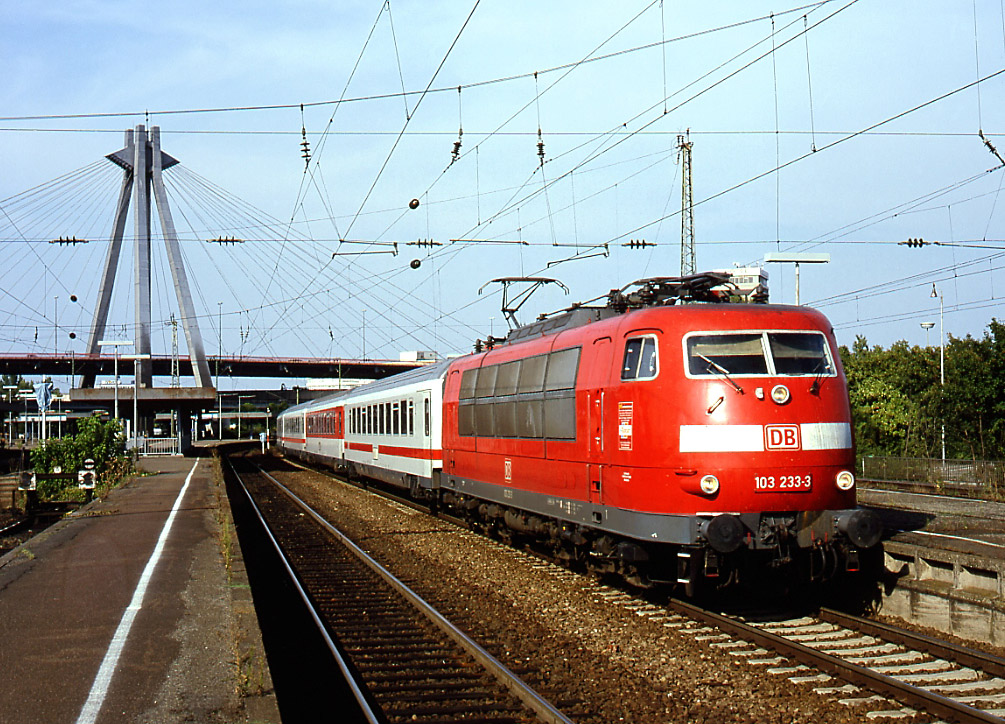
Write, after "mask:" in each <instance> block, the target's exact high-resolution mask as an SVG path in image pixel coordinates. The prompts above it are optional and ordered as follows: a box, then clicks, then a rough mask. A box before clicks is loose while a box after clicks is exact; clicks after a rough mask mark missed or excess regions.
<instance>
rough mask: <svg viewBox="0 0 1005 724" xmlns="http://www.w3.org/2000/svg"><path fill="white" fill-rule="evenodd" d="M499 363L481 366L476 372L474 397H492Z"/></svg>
mask: <svg viewBox="0 0 1005 724" xmlns="http://www.w3.org/2000/svg"><path fill="white" fill-rule="evenodd" d="M498 371H499V365H489V366H488V367H482V368H481V371H479V373H478V384H477V385H475V397H492V395H494V394H495V386H496V373H497V372H498Z"/></svg>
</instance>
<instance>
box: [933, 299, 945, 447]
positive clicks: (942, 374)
mask: <svg viewBox="0 0 1005 724" xmlns="http://www.w3.org/2000/svg"><path fill="white" fill-rule="evenodd" d="M931 296H932V297H938V298H939V384H940V385H942V397H943V399H945V396H946V344H945V338H946V336H945V327H944V325H943V322H944V319H945V318H944V316H943V311H944V306H943V299H942V295H941V294H939V290H938V289H936V288H935V284H934V283H933V284H932V294H931ZM942 462H943V463H945V462H946V420H945V418H944V417H943V420H942Z"/></svg>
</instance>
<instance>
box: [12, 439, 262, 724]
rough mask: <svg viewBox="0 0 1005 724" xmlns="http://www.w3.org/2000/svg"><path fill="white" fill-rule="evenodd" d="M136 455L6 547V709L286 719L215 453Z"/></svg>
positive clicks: (104, 717)
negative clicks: (93, 495) (69, 509)
mask: <svg viewBox="0 0 1005 724" xmlns="http://www.w3.org/2000/svg"><path fill="white" fill-rule="evenodd" d="M141 467H142V468H145V469H146V470H149V471H151V472H152V473H153V474H150V475H147V476H141V477H137V478H134V479H133V480H132V481H131V482H130V483H129V484H127V485H125V486H123V487H122V488H119V489H117V490H113V491H112V492H111V493H110V494H109V495H108V497H107V498H106V499H105V500H103V501H95V502H94V503H92V504H90V505H88V506H86V507H85V508H82V509H81V510H80V511H78V512H77V513H76V514H74V515H73V516H71V517H68V518H66V519H64V520H62V521H60V522H59V523H57V524H56V525H54V526H52V527H51V528H49V529H48V530H47V531H45V532H44V533H42V534H41V535H39V536H36V537H35V538H33V539H31V540H29V541H28V542H27V543H25V544H24V545H23V546H21V547H19V548H17V549H15V550H13V551H12V552H11V553H9V554H7V555H6V556H4V557H3V558H0V642H2V643H0V672H2V675H0V722H4V723H5V724H18V723H20V722H25V723H27V722H40V721H45V722H78V723H80V724H83V723H84V722H111V721H116V722H126V721H128V722H180V721H198V722H224V721H225V722H236V721H248V720H249V719H250V720H253V721H258V722H278V721H279V715H278V711H277V710H276V707H275V702H274V698H273V699H271V703H270V689H271V682H270V679H269V677H268V671H267V665H266V663H265V657H264V654H263V653H261V641H260V637H258V629H257V620H256V619H255V618H254V609H253V606H252V604H251V602H250V592H249V591H248V590H247V584H246V579H242V578H241V574H242V573H243V563H242V562H241V560H240V558H239V551H238V549H237V540H236V536H232V535H231V533H232V531H230V530H229V527H228V526H229V525H230V523H229V520H230V519H229V507H228V503H227V497H226V494H225V492H224V491H223V490H222V487H221V485H220V476H219V475H218V474H217V470H218V465H217V460H216V459H215V458H212V457H204V458H180V457H165V458H150V459H147V460H145V461H143V462H142V463H141ZM256 637H258V638H256ZM256 647H257V650H256ZM252 710H253V711H252Z"/></svg>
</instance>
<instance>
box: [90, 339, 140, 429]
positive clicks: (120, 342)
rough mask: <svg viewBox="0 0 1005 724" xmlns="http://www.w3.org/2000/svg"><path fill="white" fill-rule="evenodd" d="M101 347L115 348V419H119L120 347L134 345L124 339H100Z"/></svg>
mask: <svg viewBox="0 0 1005 724" xmlns="http://www.w3.org/2000/svg"><path fill="white" fill-rule="evenodd" d="M98 346H99V347H112V348H113V349H114V350H115V419H116V420H118V419H119V347H132V346H133V343H132V342H131V341H128V340H124V339H102V340H98Z"/></svg>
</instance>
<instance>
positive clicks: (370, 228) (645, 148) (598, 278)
mask: <svg viewBox="0 0 1005 724" xmlns="http://www.w3.org/2000/svg"><path fill="white" fill-rule="evenodd" d="M2 13H3V22H2V23H0V63H2V65H3V74H2V78H3V80H2V81H0V108H2V110H0V163H2V167H3V172H2V173H0V243H2V244H3V245H4V247H3V259H4V260H5V265H6V267H7V269H6V271H7V273H6V274H5V275H3V277H0V352H51V351H55V350H58V351H69V350H75V351H77V352H82V351H83V350H84V348H85V346H86V340H87V337H88V332H89V327H90V324H91V319H92V316H93V311H94V307H95V303H96V299H97V291H98V289H97V287H98V278H99V276H100V274H101V269H102V265H103V263H104V256H105V253H106V251H107V248H108V237H109V234H110V231H111V227H112V219H113V216H114V210H115V205H116V201H117V197H118V193H119V187H120V185H121V182H122V171H121V170H120V169H119V168H118V167H117V166H115V165H113V164H112V163H110V162H108V161H107V160H106V159H105V158H104V157H105V156H106V155H107V154H109V153H112V152H114V151H117V150H118V149H120V148H121V147H122V146H123V142H124V132H125V130H126V129H129V128H134V127H135V126H137V125H139V124H144V125H146V126H148V127H149V126H158V127H159V128H160V129H161V134H162V147H163V149H164V151H165V152H167V153H168V154H170V155H171V156H173V157H174V158H176V159H178V160H179V161H180V164H179V165H178V166H175V167H173V168H171V169H168V170H166V171H165V173H164V177H165V183H166V185H167V189H168V197H169V201H170V204H171V210H172V215H173V217H174V220H175V224H176V227H177V232H178V235H179V239H180V242H181V247H182V251H183V255H184V257H185V260H186V266H187V271H188V276H189V278H190V282H191V286H192V294H193V298H194V301H195V306H196V310H197V315H198V324H199V328H200V332H201V334H202V337H203V339H204V344H205V347H206V349H207V351H208V352H209V353H210V354H215V353H216V352H217V351H219V350H222V351H223V353H224V354H235V355H238V354H243V355H265V356H310V357H314V356H333V357H346V358H358V357H367V358H382V359H397V358H398V355H399V353H400V352H401V351H405V350H433V351H436V352H437V353H438V354H440V355H447V354H457V353H463V352H466V351H469V350H470V349H471V348H472V344H473V342H474V340H475V339H476V338H485V337H486V336H488V335H489V334H490V333H492V334H495V335H497V336H499V335H501V334H502V333H503V332H504V330H505V329H506V324H507V323H506V320H505V319H504V317H503V314H502V312H501V297H500V293H499V291H500V289H501V285H499V284H498V283H496V284H493V283H490V282H491V280H493V279H496V278H502V277H516V276H544V277H548V278H553V279H556V280H558V281H560V282H561V283H562V285H564V286H562V285H559V284H549V285H545V286H542V287H541V288H540V289H539V290H538V291H537V292H536V293H535V294H534V295H533V296H531V297H530V298H529V299H528V300H527V301H526V302H525V303H524V304H523V306H522V307H521V308H520V311H519V313H518V316H519V320H520V321H521V322H528V321H532V320H533V319H534V318H535V317H536V316H537V315H538V314H542V313H548V312H552V311H555V310H558V309H562V308H564V307H567V306H568V305H570V304H572V303H574V302H584V301H588V300H593V299H597V298H602V297H603V296H604V295H606V294H607V293H608V292H609V291H610V290H611V289H614V288H620V287H623V286H625V285H626V284H629V283H630V282H632V281H633V280H636V279H642V278H647V277H654V276H675V275H678V274H679V273H680V243H681V196H682V193H681V188H682V184H681V182H682V179H681V165H680V163H679V149H678V139H679V137H680V136H681V135H683V136H684V138H685V140H688V141H690V143H691V144H692V189H693V191H692V198H693V202H694V207H693V218H694V238H695V254H696V262H697V268H698V270H710V269H723V268H730V267H733V266H734V265H758V264H761V263H763V259H764V256H765V254H767V253H778V252H812V253H823V254H828V255H829V256H830V262H829V263H827V264H817V265H809V264H804V265H802V266H801V270H800V271H801V276H800V280H801V281H800V301H801V303H803V304H807V305H810V306H813V307H816V308H818V309H820V310H821V311H823V312H824V313H825V314H826V315H827V316H828V317H829V318H830V320H831V322H832V323H833V325H834V328H835V330H836V333H837V336H838V340H839V342H840V343H842V344H847V345H850V344H852V343H853V342H854V340H855V338H856V337H857V336H863V337H865V338H866V339H867V340H868V341H869V343H870V344H879V345H883V346H888V345H890V344H892V343H893V342H895V341H897V340H902V339H903V340H907V341H908V342H909V343H910V344H926V343H930V344H938V341H939V325H938V322H939V308H940V302H941V304H942V309H943V322H944V328H945V333H946V335H947V338H948V335H953V336H956V337H962V336H965V335H968V334H969V335H974V336H978V337H979V336H981V335H982V334H983V333H984V330H985V328H986V326H987V324H988V323H989V322H990V320H991V319H992V318H994V317H1000V316H1001V312H1000V311H999V306H1000V301H1001V298H1002V295H1005V273H1003V271H1002V266H1003V264H1005V232H1003V229H1002V226H1003V224H1005V199H1001V202H1002V203H1001V204H999V195H1000V191H1001V187H1002V183H1003V180H1005V170H1003V169H1002V162H1001V160H1000V159H999V158H998V157H997V156H995V155H994V154H993V153H992V150H991V149H992V148H994V149H995V150H996V151H999V148H1000V151H999V152H1000V153H1001V154H1002V156H1005V136H1003V130H1005V129H1003V124H1002V119H1003V112H1005V93H1003V83H1005V8H1003V3H1002V1H1001V0H997V2H990V1H985V0H972V1H971V2H958V1H957V2H924V1H921V2H910V3H909V2H896V1H883V2H880V1H879V0H852V1H850V2H849V1H848V0H843V1H842V0H832V1H830V2H822V3H814V4H798V3H796V2H793V3H792V4H790V5H776V4H768V3H762V2H745V3H735V2H732V3H725V2H703V3H697V2H671V0H664V2H662V3H661V2H659V1H658V0H657V1H656V2H653V1H652V0H638V1H636V0H632V1H630V2H623V3H617V4H612V3H601V2H592V1H587V2H582V1H580V2H566V1H564V0H554V1H552V2H548V3H537V2H523V1H521V0H511V1H510V2H506V3H498V2H495V3H493V2H490V1H489V0H479V1H477V2H476V1H475V0H465V1H463V2H462V1H460V0H457V1H454V0H451V1H448V2H439V3H420V2H413V1H402V0H391V1H390V2H387V3H382V2H373V1H368V2H340V3H330V2H314V1H312V0H300V1H296V2H289V3H283V4H275V3H264V2H242V3H240V4H238V3H232V2H220V3H210V4H207V3H196V2H186V1H184V0H183V1H181V2H176V3H168V4H162V5H161V6H157V7H156V8H152V9H149V10H147V9H144V10H143V11H142V12H141V11H139V10H138V9H137V7H136V6H135V4H134V3H125V2H114V1H102V2H72V1H58V0H57V1H56V2H52V3H46V4H43V5H39V4H35V3H8V4H6V5H5V6H4V9H3V11H2ZM301 104H303V105H302V106H301ZM979 132H983V134H984V137H985V138H986V139H987V142H988V143H987V144H986V143H985V141H984V140H982V138H981V137H980V135H979ZM304 141H306V146H307V150H308V159H306V160H305V158H304V153H303V142H304ZM458 141H460V145H459V147H458V146H457V142H458ZM540 144H543V145H540ZM455 150H456V153H454V152H455ZM416 203H417V206H416ZM412 206H415V208H412ZM155 216H156V214H155ZM132 223H133V222H132V219H130V221H129V225H128V226H127V231H126V243H125V246H124V248H123V253H122V258H121V259H120V261H119V268H118V275H117V277H116V284H115V287H114V293H113V301H112V311H111V314H110V321H109V328H108V329H107V330H106V333H105V335H104V336H105V337H109V336H111V337H115V338H121V339H131V338H132V336H133V334H134V328H133V311H132V309H133V296H132V295H133V284H132V278H131V269H132V263H133V259H132V253H133V252H132V238H133V233H134V232H133V226H132ZM153 235H154V260H153V261H154V264H153V271H152V295H153V299H152V305H153V319H154V323H153V330H152V338H153V340H152V343H153V351H154V353H155V354H170V352H171V346H172V341H171V329H172V326H171V323H170V318H171V315H172V314H174V315H175V316H176V317H178V316H179V311H178V305H177V302H176V301H175V299H174V293H173V287H172V283H171V278H170V273H169V271H168V270H167V264H166V256H165V253H164V251H163V243H162V241H161V239H162V233H161V229H160V227H159V224H158V223H157V222H156V221H155V223H154V228H153ZM60 238H63V239H70V238H75V239H78V240H86V241H87V243H86V244H84V243H76V244H66V243H64V244H58V243H55V244H54V243H50V242H52V241H53V240H56V239H60ZM915 238H921V239H924V240H926V241H927V242H937V243H934V244H928V245H925V246H922V247H920V248H912V247H908V246H906V245H904V244H902V243H901V242H905V241H907V240H908V239H915ZM212 239H216V240H220V239H224V240H233V241H232V243H219V241H216V242H214V241H210V240H212ZM632 241H636V242H638V241H645V242H646V244H645V245H641V246H640V245H638V244H636V245H635V246H634V248H633V246H631V245H630V242H632ZM765 268H766V270H767V271H768V274H769V286H770V290H771V300H772V301H773V302H778V303H793V302H794V301H795V284H794V269H793V267H792V265H788V264H777V263H769V264H766V265H765ZM933 284H934V289H935V290H936V293H937V294H938V295H939V296H937V297H933V296H932V292H933ZM566 288H567V289H568V293H567V294H566V293H565V291H564V289H566ZM510 289H511V291H512V292H513V293H516V292H517V291H519V289H520V287H518V286H515V287H511V288H510ZM928 321H934V322H936V326H935V327H934V329H932V330H931V331H926V330H925V329H924V328H923V327H922V326H921V323H922V322H928ZM179 346H180V351H181V354H185V353H186V344H185V339H184V336H183V335H180V342H179Z"/></svg>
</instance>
